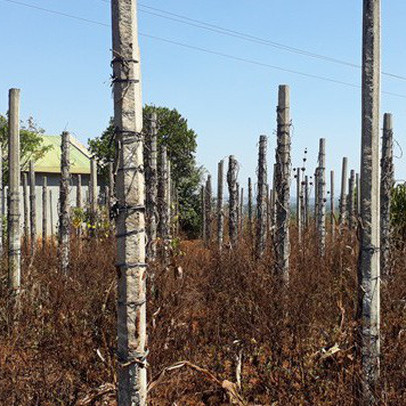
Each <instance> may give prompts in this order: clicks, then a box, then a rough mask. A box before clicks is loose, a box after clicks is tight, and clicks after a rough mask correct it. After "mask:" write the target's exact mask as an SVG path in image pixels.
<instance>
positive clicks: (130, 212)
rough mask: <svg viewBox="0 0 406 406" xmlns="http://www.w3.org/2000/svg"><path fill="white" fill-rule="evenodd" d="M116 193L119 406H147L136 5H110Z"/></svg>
mask: <svg viewBox="0 0 406 406" xmlns="http://www.w3.org/2000/svg"><path fill="white" fill-rule="evenodd" d="M111 4H112V30H113V61H112V64H113V94H114V127H115V135H116V143H117V151H118V161H117V164H118V166H117V177H116V193H117V204H118V208H119V215H118V218H117V226H116V228H117V261H118V265H117V267H118V269H119V272H118V275H119V276H118V283H117V284H118V309H117V329H118V341H117V357H118V361H119V362H118V378H117V380H118V384H117V386H118V388H117V394H118V406H133V405H137V406H145V404H146V397H147V370H146V364H147V361H146V358H147V352H146V350H145V347H146V338H147V334H146V279H147V278H146V264H145V255H146V246H145V245H146V244H145V242H146V235H145V206H144V205H145V186H144V185H145V178H144V170H143V149H144V139H143V136H142V128H143V123H142V97H141V67H140V65H141V64H140V52H139V47H138V29H137V7H136V6H137V2H136V0H112V2H111Z"/></svg>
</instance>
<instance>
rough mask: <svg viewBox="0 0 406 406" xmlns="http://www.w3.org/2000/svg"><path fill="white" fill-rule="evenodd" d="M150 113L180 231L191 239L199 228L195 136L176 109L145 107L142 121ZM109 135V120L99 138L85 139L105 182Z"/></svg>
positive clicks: (110, 154)
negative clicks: (174, 193) (167, 166)
mask: <svg viewBox="0 0 406 406" xmlns="http://www.w3.org/2000/svg"><path fill="white" fill-rule="evenodd" d="M153 112H155V113H156V114H157V117H158V147H160V146H166V147H167V151H168V158H169V159H170V161H171V165H172V179H173V181H174V182H175V184H176V186H177V189H178V194H179V210H180V219H179V220H180V225H181V227H182V230H183V231H184V232H186V233H187V234H188V235H189V236H190V237H194V236H196V235H197V234H198V232H199V230H200V226H201V224H200V223H201V219H200V217H201V216H200V211H201V207H200V200H199V184H200V182H201V179H202V175H203V169H202V168H201V167H198V166H197V163H196V148H197V134H196V133H195V131H194V130H192V129H191V128H189V127H188V123H187V120H186V119H185V118H184V117H182V115H181V114H180V113H179V112H178V111H177V110H176V109H172V110H171V109H169V108H167V107H156V106H150V105H147V106H145V107H144V122H145V121H146V119H147V117H148V116H149V115H150V114H151V113H153ZM113 135H114V126H113V123H112V121H110V124H109V126H108V127H107V129H106V130H105V131H104V132H103V133H102V135H101V136H100V137H96V138H94V139H90V140H89V149H90V152H91V153H92V154H93V155H94V156H96V157H97V159H98V161H99V171H100V174H101V175H102V176H103V177H104V178H105V179H106V180H107V176H108V169H107V164H108V163H109V162H111V161H114V157H115V145H114V142H113Z"/></svg>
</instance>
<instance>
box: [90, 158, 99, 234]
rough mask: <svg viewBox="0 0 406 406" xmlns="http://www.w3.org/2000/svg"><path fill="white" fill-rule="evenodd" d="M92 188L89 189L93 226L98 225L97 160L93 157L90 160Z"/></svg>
mask: <svg viewBox="0 0 406 406" xmlns="http://www.w3.org/2000/svg"><path fill="white" fill-rule="evenodd" d="M89 187H90V190H89V200H90V223H91V227H92V230H93V227H94V226H95V225H96V219H97V197H98V196H97V162H96V161H95V160H94V159H92V160H91V161H90V185H89Z"/></svg>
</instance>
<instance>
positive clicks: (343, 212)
mask: <svg viewBox="0 0 406 406" xmlns="http://www.w3.org/2000/svg"><path fill="white" fill-rule="evenodd" d="M347 166H348V159H347V158H346V157H344V158H343V166H342V171H341V194H340V216H339V223H340V229H342V228H343V227H344V226H345V225H346V223H347V176H348V175H347Z"/></svg>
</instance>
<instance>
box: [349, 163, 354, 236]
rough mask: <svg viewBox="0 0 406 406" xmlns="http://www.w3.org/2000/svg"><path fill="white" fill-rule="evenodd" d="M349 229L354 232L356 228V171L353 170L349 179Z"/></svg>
mask: <svg viewBox="0 0 406 406" xmlns="http://www.w3.org/2000/svg"><path fill="white" fill-rule="evenodd" d="M347 215H348V227H349V229H350V230H352V229H353V228H354V226H355V171H354V169H351V171H350V177H349V179H348V198H347Z"/></svg>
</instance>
